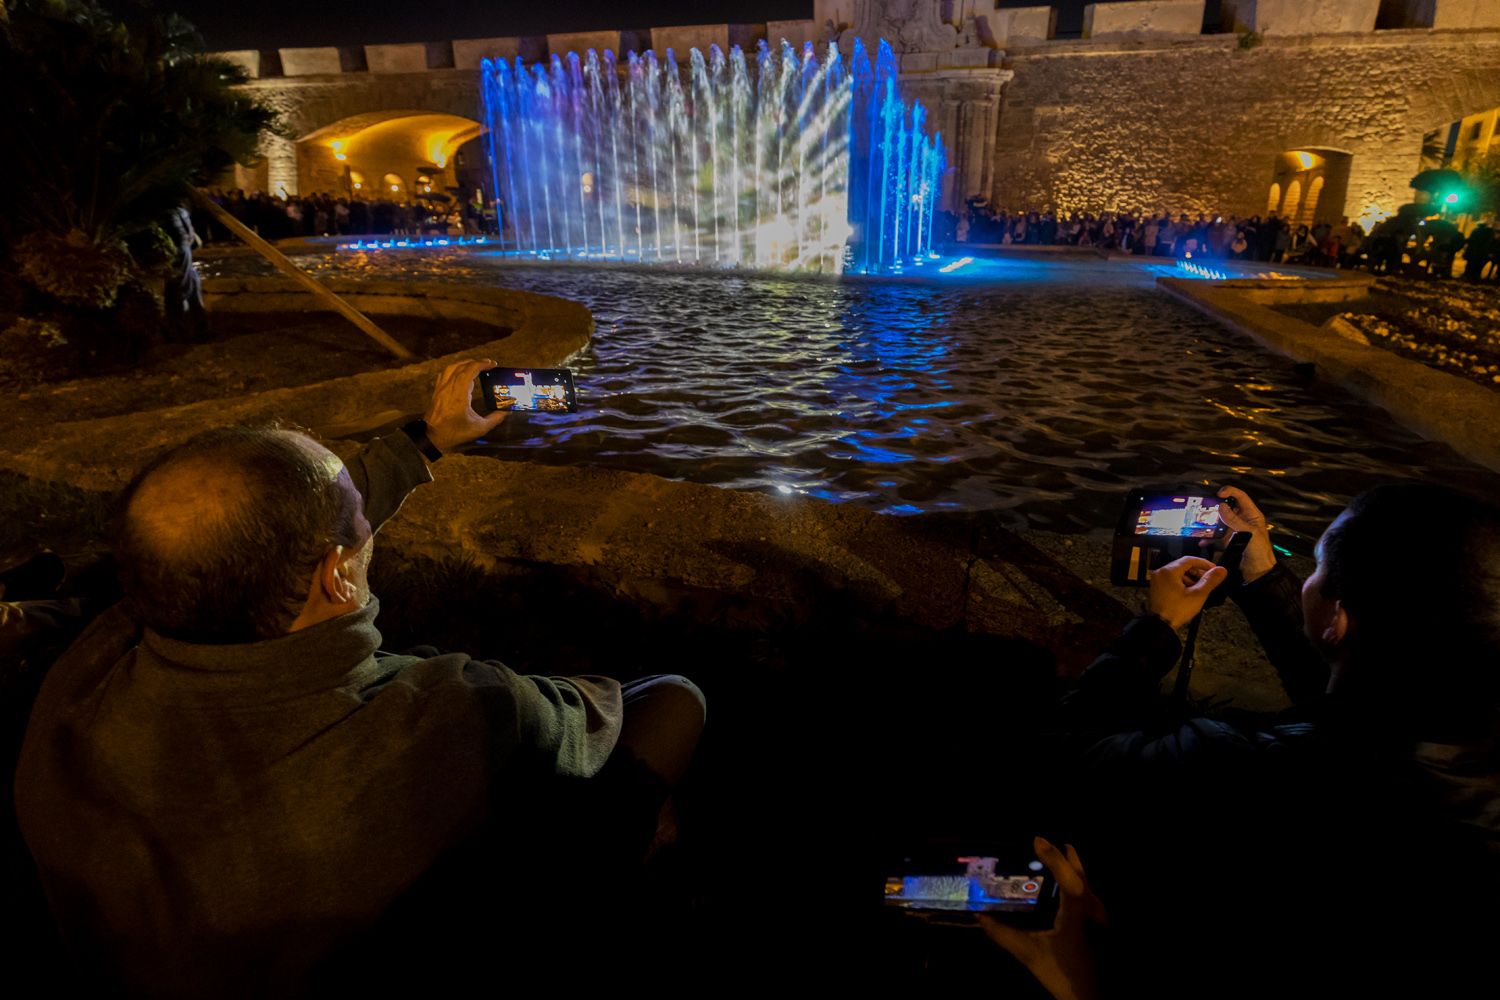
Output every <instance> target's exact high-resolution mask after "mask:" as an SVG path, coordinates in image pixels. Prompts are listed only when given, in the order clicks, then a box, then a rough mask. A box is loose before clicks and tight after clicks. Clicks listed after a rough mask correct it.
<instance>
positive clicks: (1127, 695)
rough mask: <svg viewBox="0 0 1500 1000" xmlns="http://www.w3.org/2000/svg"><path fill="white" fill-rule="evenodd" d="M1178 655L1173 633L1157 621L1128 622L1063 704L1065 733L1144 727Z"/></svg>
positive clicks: (1148, 617)
mask: <svg viewBox="0 0 1500 1000" xmlns="http://www.w3.org/2000/svg"><path fill="white" fill-rule="evenodd" d="M1181 652H1182V644H1181V643H1180V642H1179V641H1178V639H1177V633H1176V632H1173V631H1172V629H1171V628H1170V627H1169V626H1168V625H1167V623H1166V622H1164V621H1162V620H1161V619H1160V618H1158V617H1156V616H1155V615H1140V616H1139V617H1136V618H1133V619H1131V620H1130V622H1128V623H1127V624H1126V626H1125V629H1124V631H1122V632H1121V633H1120V637H1119V638H1118V639H1116V640H1115V641H1114V642H1113V643H1111V644H1110V646H1109V648H1108V649H1106V650H1105V651H1104V652H1103V654H1101V655H1100V656H1099V658H1098V659H1097V660H1095V661H1094V662H1093V663H1091V664H1089V667H1088V669H1087V670H1085V671H1084V672H1083V677H1081V678H1080V679H1079V681H1078V685H1077V686H1076V687H1075V688H1074V689H1073V690H1072V691H1071V692H1069V693H1068V695H1067V696H1066V697H1065V698H1064V699H1063V715H1064V718H1065V720H1066V722H1067V726H1068V729H1069V730H1070V731H1072V732H1074V733H1079V734H1082V733H1098V732H1119V731H1121V730H1125V729H1139V728H1143V727H1145V726H1146V725H1147V724H1148V723H1149V722H1150V721H1151V720H1152V718H1153V717H1154V716H1155V715H1156V714H1157V711H1156V710H1157V708H1158V702H1159V696H1160V688H1161V679H1162V678H1163V677H1165V676H1166V674H1167V671H1169V670H1171V669H1172V666H1173V664H1175V663H1176V662H1177V657H1178V656H1179V655H1180V654H1181Z"/></svg>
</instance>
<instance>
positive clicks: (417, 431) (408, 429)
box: [401, 417, 443, 462]
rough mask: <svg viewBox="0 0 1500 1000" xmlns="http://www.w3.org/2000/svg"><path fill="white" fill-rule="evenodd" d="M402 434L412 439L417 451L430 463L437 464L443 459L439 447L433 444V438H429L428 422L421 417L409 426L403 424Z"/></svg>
mask: <svg viewBox="0 0 1500 1000" xmlns="http://www.w3.org/2000/svg"><path fill="white" fill-rule="evenodd" d="M401 433H402V434H405V435H406V436H407V437H409V438H411V443H412V444H414V445H416V446H417V450H418V451H420V452H421V453H422V455H423V456H424V457H425V458H426V459H427V460H428V461H429V462H436V461H437V460H438V459H440V458H442V457H443V453H442V452H441V451H440V450H438V446H437V445H435V444H433V443H432V438H430V437H428V436H427V421H425V420H423V419H421V418H420V417H419V418H417V419H416V420H413V421H411V422H410V423H408V424H403V425H402V427H401Z"/></svg>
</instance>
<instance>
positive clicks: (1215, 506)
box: [1122, 491, 1224, 538]
mask: <svg viewBox="0 0 1500 1000" xmlns="http://www.w3.org/2000/svg"><path fill="white" fill-rule="evenodd" d="M1130 496H1131V498H1132V499H1133V500H1134V501H1135V502H1134V503H1133V504H1127V514H1126V517H1127V524H1126V525H1122V527H1128V528H1129V529H1130V534H1133V535H1168V536H1171V537H1174V538H1216V537H1218V536H1219V535H1220V534H1221V533H1222V532H1223V530H1224V520H1223V518H1222V517H1221V516H1220V513H1219V508H1220V507H1221V506H1223V504H1224V501H1223V500H1221V499H1219V498H1218V497H1216V496H1212V495H1205V494H1202V493H1142V492H1139V491H1137V492H1132V493H1131V494H1130ZM1131 506H1133V507H1134V511H1133V512H1131V511H1130V510H1129V507H1131Z"/></svg>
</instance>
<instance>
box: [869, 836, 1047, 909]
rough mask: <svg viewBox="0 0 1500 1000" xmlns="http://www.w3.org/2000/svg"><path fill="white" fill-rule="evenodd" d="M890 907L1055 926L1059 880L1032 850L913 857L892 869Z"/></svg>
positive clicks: (888, 886)
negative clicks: (1053, 876) (980, 914)
mask: <svg viewBox="0 0 1500 1000" xmlns="http://www.w3.org/2000/svg"><path fill="white" fill-rule="evenodd" d="M888 870H893V874H890V875H887V876H886V879H885V905H886V906H887V907H890V908H893V909H899V910H906V911H910V912H920V913H925V914H930V915H933V916H936V917H939V918H942V919H946V920H951V921H953V922H958V923H964V922H972V921H973V918H974V915H975V914H979V913H984V914H989V915H990V916H994V917H999V918H1000V919H1002V920H1004V921H1006V922H1007V923H1015V924H1019V925H1024V926H1028V927H1039V928H1040V927H1050V926H1051V925H1052V918H1053V916H1054V915H1055V914H1056V912H1057V882H1056V880H1055V879H1053V878H1052V875H1051V873H1049V872H1048V871H1047V870H1046V869H1045V868H1044V867H1043V866H1042V863H1041V862H1040V861H1038V860H1036V858H1035V857H1034V856H1033V855H1032V854H1031V851H1030V850H1029V849H1027V850H1017V851H989V852H986V853H982V854H957V855H955V854H937V855H927V856H912V857H906V858H903V859H901V861H900V862H899V863H898V864H894V865H891V866H889V869H888Z"/></svg>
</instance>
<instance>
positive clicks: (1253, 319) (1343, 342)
mask: <svg viewBox="0 0 1500 1000" xmlns="http://www.w3.org/2000/svg"><path fill="white" fill-rule="evenodd" d="M1156 283H1157V285H1158V286H1160V287H1161V288H1162V289H1163V290H1164V291H1166V292H1167V293H1168V294H1169V295H1172V296H1173V297H1175V298H1177V299H1179V300H1181V301H1183V302H1185V303H1187V304H1188V305H1190V306H1192V307H1193V308H1195V309H1197V310H1198V311H1199V312H1202V313H1204V314H1206V315H1208V316H1211V317H1213V318H1214V319H1217V320H1219V321H1220V322H1222V323H1225V324H1226V325H1228V326H1229V327H1231V328H1232V329H1235V330H1238V331H1240V332H1241V333H1245V334H1248V335H1249V336H1251V337H1253V338H1255V339H1256V340H1258V341H1259V342H1260V343H1262V344H1264V345H1265V346H1266V347H1268V348H1270V349H1271V350H1273V351H1275V352H1277V353H1278V354H1283V355H1286V356H1287V357H1290V358H1293V359H1294V360H1297V361H1304V362H1311V363H1313V364H1315V365H1317V366H1318V372H1319V374H1320V375H1322V376H1323V377H1325V378H1328V379H1331V380H1332V381H1334V382H1337V383H1338V384H1340V385H1342V386H1343V387H1344V388H1346V389H1348V390H1349V391H1350V392H1352V393H1354V394H1355V395H1356V396H1359V397H1360V398H1362V399H1366V400H1368V401H1370V402H1371V403H1374V404H1375V405H1376V406H1379V407H1381V408H1383V409H1384V410H1386V412H1388V413H1390V415H1391V416H1392V417H1394V418H1395V419H1396V420H1397V421H1398V422H1399V423H1401V424H1403V425H1405V426H1406V427H1409V428H1411V429H1412V430H1414V431H1416V432H1417V433H1418V434H1421V435H1422V436H1423V437H1426V438H1429V439H1431V440H1434V441H1441V442H1443V443H1444V444H1447V445H1448V446H1449V447H1451V448H1452V449H1453V450H1454V451H1456V452H1458V453H1459V454H1460V455H1462V456H1463V457H1464V458H1467V459H1468V460H1469V461H1471V462H1474V463H1476V464H1478V465H1482V466H1484V467H1485V468H1487V469H1491V470H1493V471H1495V472H1500V393H1497V392H1493V391H1491V390H1489V389H1486V388H1484V387H1483V386H1480V385H1476V384H1474V383H1473V382H1470V381H1469V380H1468V379H1464V378H1460V377H1459V376H1457V375H1449V374H1448V373H1446V372H1440V371H1437V370H1436V369H1433V368H1429V367H1427V366H1426V365H1424V364H1422V363H1420V362H1417V361H1412V360H1410V359H1408V358H1403V357H1401V356H1400V355H1397V354H1393V353H1391V352H1390V351H1387V350H1385V349H1383V348H1379V347H1367V346H1365V345H1362V344H1357V343H1354V342H1353V341H1350V340H1347V339H1345V338H1343V337H1340V336H1338V335H1337V334H1336V333H1334V332H1332V331H1330V330H1322V329H1319V328H1318V327H1315V326H1313V325H1312V324H1310V323H1304V322H1302V321H1301V320H1299V319H1294V318H1292V317H1290V316H1286V315H1284V314H1282V313H1279V312H1277V311H1276V310H1274V309H1272V308H1270V307H1269V306H1268V305H1265V304H1264V303H1265V302H1272V301H1274V302H1296V301H1323V302H1328V301H1343V300H1344V299H1351V298H1358V297H1359V295H1360V294H1363V292H1362V291H1360V292H1359V293H1358V294H1354V292H1355V286H1353V285H1343V286H1341V287H1333V288H1328V289H1318V288H1316V287H1314V286H1315V285H1317V284H1321V283H1313V282H1306V283H1304V282H1295V283H1293V282H1281V283H1274V284H1278V285H1280V286H1282V287H1278V288H1267V287H1265V286H1266V283H1264V282H1251V283H1243V282H1235V281H1224V282H1209V281H1198V280H1192V279H1184V278H1157V279H1156ZM1366 284H1368V282H1366ZM1299 290H1301V294H1306V295H1312V294H1323V295H1336V294H1339V293H1340V292H1342V293H1344V294H1343V295H1342V297H1341V298H1319V299H1313V298H1298V297H1297V296H1298V295H1299Z"/></svg>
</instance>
